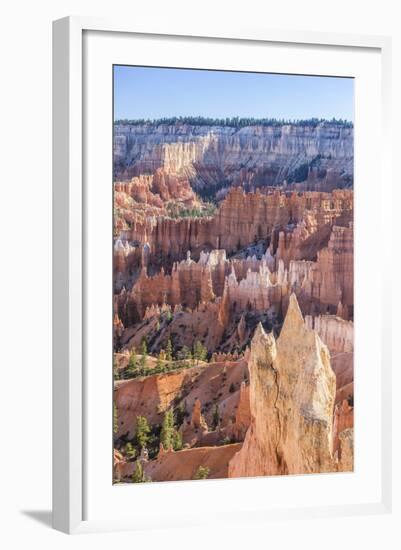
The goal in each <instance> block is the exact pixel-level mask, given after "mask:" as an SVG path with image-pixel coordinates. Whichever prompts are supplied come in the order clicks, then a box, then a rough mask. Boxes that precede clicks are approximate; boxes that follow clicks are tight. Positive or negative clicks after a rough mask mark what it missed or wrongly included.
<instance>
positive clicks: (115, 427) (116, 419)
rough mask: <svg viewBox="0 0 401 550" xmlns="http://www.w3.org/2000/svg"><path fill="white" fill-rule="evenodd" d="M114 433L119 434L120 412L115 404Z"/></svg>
mask: <svg viewBox="0 0 401 550" xmlns="http://www.w3.org/2000/svg"><path fill="white" fill-rule="evenodd" d="M113 432H114V433H115V434H116V433H117V432H118V412H117V407H116V404H115V403H114V405H113Z"/></svg>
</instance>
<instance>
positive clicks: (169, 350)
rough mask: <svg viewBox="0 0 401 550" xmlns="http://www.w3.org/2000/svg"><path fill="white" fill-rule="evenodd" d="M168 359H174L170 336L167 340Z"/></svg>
mask: <svg viewBox="0 0 401 550" xmlns="http://www.w3.org/2000/svg"><path fill="white" fill-rule="evenodd" d="M166 359H167V361H172V360H173V344H172V342H171V338H169V339H168V341H167V346H166Z"/></svg>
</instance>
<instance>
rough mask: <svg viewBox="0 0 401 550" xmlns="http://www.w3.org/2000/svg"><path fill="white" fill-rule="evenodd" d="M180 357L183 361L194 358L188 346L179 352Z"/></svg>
mask: <svg viewBox="0 0 401 550" xmlns="http://www.w3.org/2000/svg"><path fill="white" fill-rule="evenodd" d="M179 358H180V359H182V360H183V361H185V360H187V359H192V353H191V350H190V349H189V348H188V347H187V346H183V347H182V349H181V351H180V352H179Z"/></svg>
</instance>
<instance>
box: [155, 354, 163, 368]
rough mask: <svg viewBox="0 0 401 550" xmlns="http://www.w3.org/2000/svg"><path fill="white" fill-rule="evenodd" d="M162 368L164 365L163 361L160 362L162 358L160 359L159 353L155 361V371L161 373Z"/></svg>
mask: <svg viewBox="0 0 401 550" xmlns="http://www.w3.org/2000/svg"><path fill="white" fill-rule="evenodd" d="M163 368H164V363H163V360H162V357H161V353H159V355H158V356H157V360H156V369H157V371H158V372H161V371H162V370H163Z"/></svg>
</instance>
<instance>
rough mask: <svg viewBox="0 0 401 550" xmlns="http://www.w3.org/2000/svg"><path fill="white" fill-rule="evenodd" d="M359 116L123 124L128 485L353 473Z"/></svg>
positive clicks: (118, 351) (119, 220)
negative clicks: (355, 131) (356, 141)
mask: <svg viewBox="0 0 401 550" xmlns="http://www.w3.org/2000/svg"><path fill="white" fill-rule="evenodd" d="M353 314H354V312H353V127H352V124H349V123H345V122H342V121H305V122H304V123H302V122H298V123H277V124H275V123H268V122H266V123H264V124H250V125H244V124H237V125H236V126H232V125H230V123H229V122H227V123H225V124H221V125H215V124H207V123H205V122H202V123H199V124H194V123H188V121H186V122H183V121H182V120H181V121H174V122H171V121H168V122H165V123H151V122H144V121H133V122H127V121H125V122H120V123H117V124H115V131H114V321H113V323H114V379H115V382H114V386H115V387H114V390H115V391H114V411H115V413H114V414H115V426H114V427H115V430H114V431H115V433H114V441H115V443H114V461H115V469H114V478H115V481H116V482H121V481H123V482H131V481H134V482H142V481H168V480H184V479H204V478H221V477H239V476H248V475H250V476H258V475H284V474H297V473H319V472H337V471H349V470H352V468H353Z"/></svg>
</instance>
